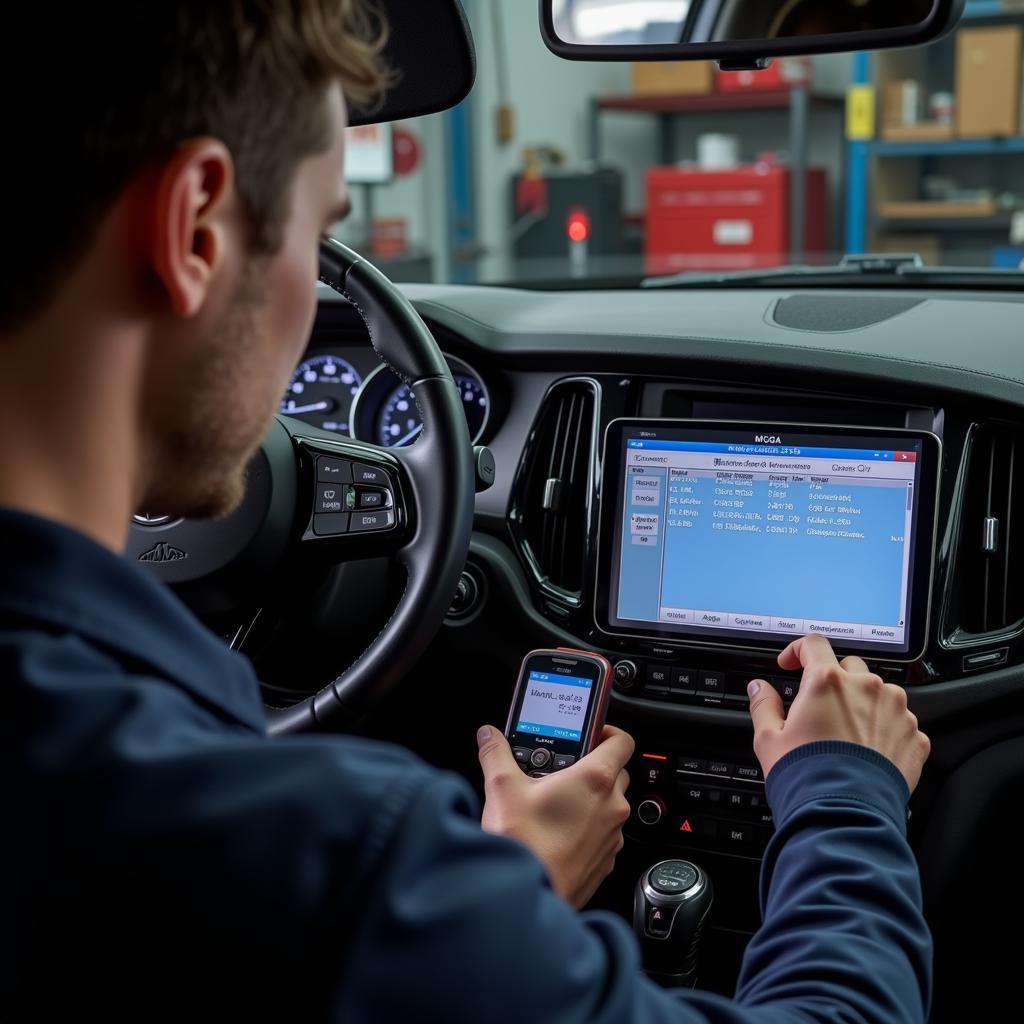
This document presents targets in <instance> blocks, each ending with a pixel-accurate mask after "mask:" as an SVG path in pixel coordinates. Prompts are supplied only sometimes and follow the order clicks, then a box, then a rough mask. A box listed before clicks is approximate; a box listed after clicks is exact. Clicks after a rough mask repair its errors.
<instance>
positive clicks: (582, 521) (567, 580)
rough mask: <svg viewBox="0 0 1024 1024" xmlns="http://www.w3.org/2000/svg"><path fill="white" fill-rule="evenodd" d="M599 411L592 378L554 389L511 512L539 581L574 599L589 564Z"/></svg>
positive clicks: (539, 418) (539, 419)
mask: <svg viewBox="0 0 1024 1024" xmlns="http://www.w3.org/2000/svg"><path fill="white" fill-rule="evenodd" d="M596 413H597V394H596V387H595V385H594V384H593V383H592V382H591V381H586V380H571V381H565V382H562V383H559V384H555V385H554V387H552V388H551V390H550V391H549V392H548V395H547V398H546V399H545V401H544V404H543V405H542V407H541V410H540V413H539V414H538V416H537V421H536V423H535V424H534V429H533V433H532V435H531V438H530V443H529V445H528V447H527V451H526V455H525V459H524V463H523V466H522V468H521V471H520V478H519V487H518V491H517V495H516V505H515V507H514V509H513V514H512V519H513V524H514V525H516V526H518V533H519V539H520V544H521V546H522V548H523V549H524V554H525V556H526V559H527V562H528V563H529V564H530V565H531V568H532V569H533V570H534V572H535V574H536V575H537V577H538V582H540V583H541V584H543V585H545V586H546V587H547V588H549V589H552V588H553V589H554V590H556V591H557V592H558V596H561V597H563V598H568V599H569V600H570V601H572V602H573V603H578V600H579V595H580V593H581V592H582V590H583V575H584V571H585V566H586V557H587V535H588V524H589V514H590V494H591V488H592V486H593V459H594V428H595V422H594V417H595V415H596Z"/></svg>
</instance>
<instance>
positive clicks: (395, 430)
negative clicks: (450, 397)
mask: <svg viewBox="0 0 1024 1024" xmlns="http://www.w3.org/2000/svg"><path fill="white" fill-rule="evenodd" d="M453 376H454V378H455V386H456V387H457V388H458V389H459V393H460V395H461V397H462V408H463V409H464V410H465V413H466V422H467V424H468V426H469V436H470V437H471V438H472V439H473V440H474V441H476V440H477V438H479V437H480V435H481V434H482V433H483V429H484V425H485V423H486V422H487V407H488V398H487V392H486V391H485V390H484V387H483V385H482V384H481V383H480V381H478V380H476V379H474V378H473V377H470V376H469V375H468V374H465V373H455V374H453ZM422 430H423V421H422V420H421V419H420V414H419V410H418V409H417V408H416V400H415V395H414V393H413V391H412V390H411V389H410V388H409V385H408V384H403V385H402V386H401V387H399V388H397V389H396V390H395V391H393V392H392V393H391V394H390V396H388V398H387V400H386V401H385V402H384V404H383V406H381V410H380V414H379V417H378V420H377V429H376V440H377V443H378V444H382V445H386V446H387V447H389V448H400V447H402V446H403V445H407V444H412V443H413V441H415V440H416V438H417V437H419V435H420V432H421V431H422Z"/></svg>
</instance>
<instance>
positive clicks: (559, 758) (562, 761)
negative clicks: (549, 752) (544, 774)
mask: <svg viewBox="0 0 1024 1024" xmlns="http://www.w3.org/2000/svg"><path fill="white" fill-rule="evenodd" d="M575 763H576V758H575V757H573V756H572V754H555V756H554V758H553V759H552V761H551V767H552V768H553V769H554V771H556V772H560V771H561V770H562V769H563V768H568V767H569V765H571V764H575Z"/></svg>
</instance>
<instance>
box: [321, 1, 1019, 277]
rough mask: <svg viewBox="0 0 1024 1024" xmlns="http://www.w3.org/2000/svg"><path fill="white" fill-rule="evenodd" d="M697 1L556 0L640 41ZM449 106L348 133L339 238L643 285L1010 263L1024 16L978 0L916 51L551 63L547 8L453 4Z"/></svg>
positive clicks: (420, 273)
mask: <svg viewBox="0 0 1024 1024" xmlns="http://www.w3.org/2000/svg"><path fill="white" fill-rule="evenodd" d="M688 6H689V0H562V5H561V12H560V14H559V17H561V18H563V19H568V22H567V23H571V25H572V28H573V31H574V32H576V33H577V34H578V35H580V36H581V37H583V36H586V37H592V38H594V39H595V40H608V41H635V40H637V39H640V38H643V39H645V40H648V41H650V40H652V39H654V40H655V41H657V39H656V37H657V35H658V32H659V29H660V27H662V26H664V25H665V24H669V23H673V24H676V25H678V23H679V20H680V17H681V14H682V12H683V11H685V9H686V8H687V7H688ZM466 8H467V14H468V16H469V20H470V22H471V24H472V28H473V34H474V37H475V41H476V47H477V54H478V62H479V70H478V79H477V84H476V87H475V89H474V90H473V92H472V94H471V96H470V97H469V99H467V100H466V101H465V102H464V103H463V104H461V105H460V106H459V107H458V108H456V109H455V110H452V111H448V112H446V113H444V114H440V115H436V116H433V117H429V118H420V119H416V120H412V121H405V122H399V123H397V124H395V125H386V126H371V127H368V128H360V129H352V130H351V131H350V133H349V144H348V153H347V170H348V178H349V181H350V188H351V192H352V200H353V210H354V212H353V214H352V216H351V217H350V218H349V220H348V221H346V222H345V223H344V224H343V225H340V226H339V227H338V228H337V232H338V234H339V236H340V237H341V238H342V239H343V240H345V241H346V242H348V243H349V244H351V245H353V246H355V247H356V248H358V249H359V250H360V251H362V252H364V253H366V254H367V255H368V256H369V257H370V258H371V259H373V260H374V261H375V262H376V263H377V264H378V265H379V266H381V268H382V269H383V270H384V271H385V272H386V273H387V274H388V275H389V276H391V277H392V278H393V279H394V280H396V281H405V282H409V281H432V282H442V283H443V282H455V283H470V284H472V283H479V284H515V285H525V286H530V287H573V286H576V285H582V286H609V287H611V286H617V287H633V286H638V285H639V284H641V282H643V281H644V280H645V279H651V278H666V277H668V276H670V275H680V274H689V273H695V274H707V273H715V274H722V273H729V272H744V273H745V274H748V275H749V272H751V271H758V270H768V269H771V268H778V267H782V266H797V265H798V266H809V267H824V266H831V265H835V264H838V263H839V262H840V261H841V259H842V257H843V256H844V255H845V254H851V253H878V254H903V253H912V254H916V255H917V256H919V257H920V258H921V261H922V263H923V265H924V266H925V267H971V268H1018V267H1019V266H1020V265H1021V261H1022V259H1024V131H1022V127H1021V118H1022V106H1021V49H1022V34H1024V13H1020V12H1018V13H1014V12H1013V10H1012V9H1011V10H1009V11H1008V12H1007V11H1006V10H1004V8H1003V7H1002V5H1000V4H999V3H978V2H974V0H968V4H967V14H966V16H965V19H964V21H963V22H962V24H961V26H960V28H959V29H958V30H957V31H956V32H955V33H952V34H951V35H950V36H948V37H947V38H945V39H942V40H940V41H939V42H937V43H935V44H932V45H931V46H929V47H923V48H918V49H911V50H900V51H892V52H889V53H884V54H883V53H876V54H864V53H858V54H829V55H824V56H819V57H813V58H784V59H779V60H776V61H774V62H773V63H772V64H771V66H770V67H769V68H768V69H767V70H765V71H761V72H757V73H754V72H749V71H746V72H745V71H741V72H732V73H723V72H721V71H719V70H718V69H717V68H716V67H715V66H714V65H712V64H710V63H693V62H690V63H676V64H651V63H647V64H628V63H583V62H570V61H564V60H561V59H559V58H558V57H555V56H554V55H553V54H551V53H550V52H549V51H548V50H547V49H546V48H545V46H544V44H543V42H542V40H541V36H540V32H539V28H538V23H537V5H536V3H534V2H532V0H531V2H527V0H477V2H474V3H471V4H466Z"/></svg>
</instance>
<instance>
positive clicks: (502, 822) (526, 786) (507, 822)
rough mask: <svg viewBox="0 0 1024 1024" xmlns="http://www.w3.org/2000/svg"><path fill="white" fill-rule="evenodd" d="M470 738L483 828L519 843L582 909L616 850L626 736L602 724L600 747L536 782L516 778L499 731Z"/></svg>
mask: <svg viewBox="0 0 1024 1024" xmlns="http://www.w3.org/2000/svg"><path fill="white" fill-rule="evenodd" d="M477 740H478V743H479V746H480V767H481V768H482V769H483V773H484V789H485V794H486V800H485V802H484V813H483V818H482V820H481V824H482V825H483V828H484V830H485V831H487V832H492V833H494V834H495V835H503V836H511V837H512V838H513V839H518V840H519V841H520V842H522V843H525V844H526V845H527V846H528V847H529V848H530V849H531V850H533V852H534V853H535V854H536V855H537V856H538V857H539V858H540V859H541V860H542V861H543V862H544V864H545V866H546V867H547V869H548V872H549V874H550V875H551V881H552V883H553V885H554V887H555V890H556V891H557V892H558V893H560V894H561V895H562V896H563V897H564V898H565V899H567V900H568V901H569V902H570V903H572V904H573V905H574V906H576V907H582V906H583V905H584V904H585V903H586V902H587V900H589V899H590V897H591V896H593V895H594V892H595V890H596V889H597V887H598V886H599V885H600V884H601V882H603V881H604V879H605V878H606V877H607V876H608V875H609V874H611V870H612V868H613V867H614V865H615V856H616V854H618V852H619V850H621V849H622V842H623V840H622V826H623V825H624V824H625V821H626V819H627V818H628V817H629V804H628V803H627V801H626V797H625V795H624V794H625V792H626V786H628V785H629V775H627V774H626V764H627V762H628V761H629V759H630V757H632V756H633V747H634V743H633V740H632V738H631V737H630V736H629V734H628V733H625V732H623V731H622V730H621V729H616V728H614V727H613V726H610V725H606V726H605V727H604V732H603V734H602V736H601V743H600V744H599V745H598V746H597V747H595V748H594V749H593V750H592V751H591V752H590V753H589V754H587V756H586V757H583V758H580V760H579V761H577V762H576V764H574V765H572V766H571V767H570V768H564V769H563V770H562V771H559V772H553V773H552V774H551V775H548V776H547V777H545V778H543V779H531V778H529V777H527V776H526V775H525V774H523V770H522V769H521V768H520V767H519V765H518V764H517V762H516V759H515V757H514V756H513V754H512V750H511V748H510V747H509V745H508V741H507V740H506V739H505V737H504V736H503V735H502V734H501V732H500V731H499V730H498V729H495V728H493V727H491V726H484V727H483V728H482V729H481V730H480V732H479V733H478V735H477Z"/></svg>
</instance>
